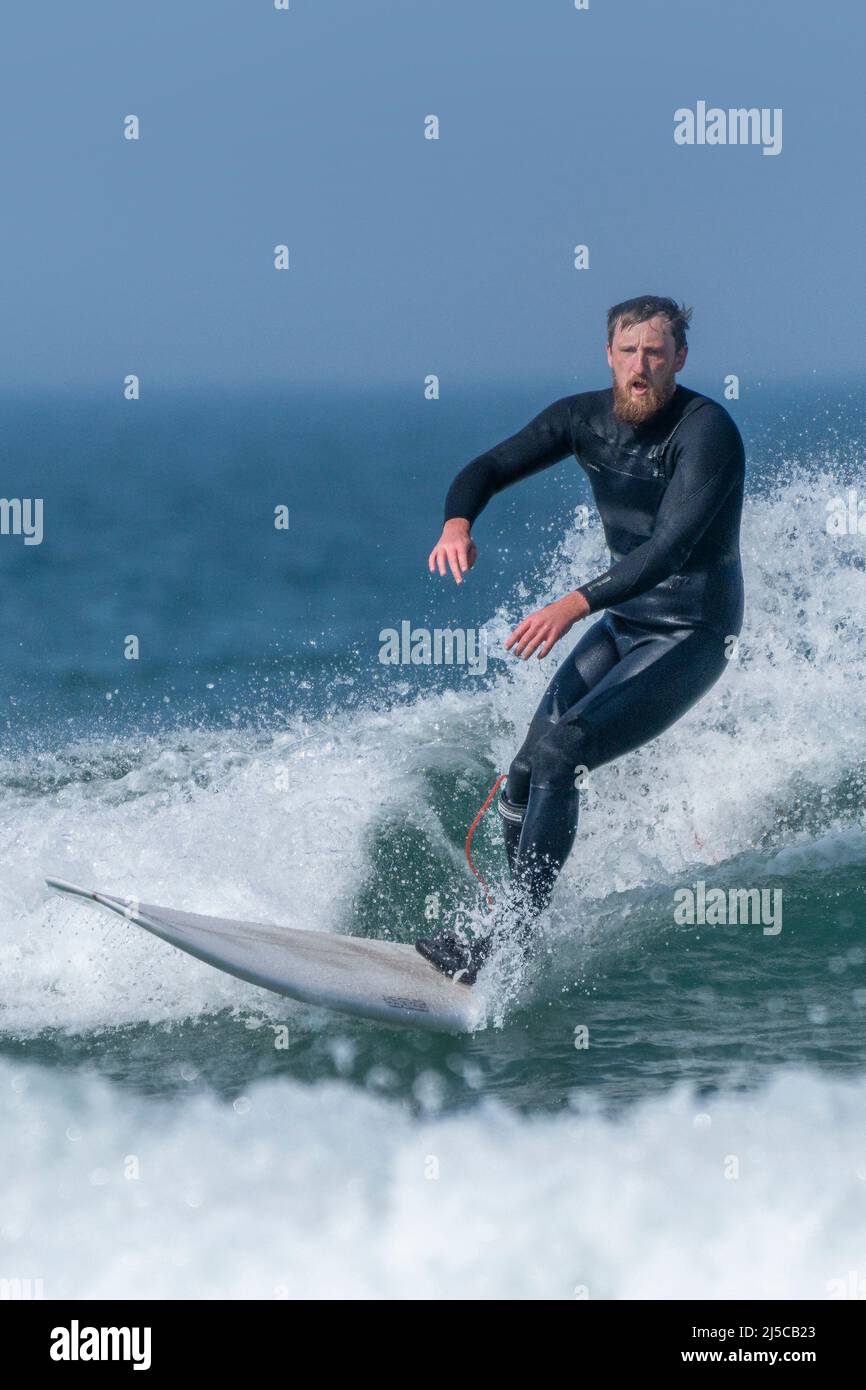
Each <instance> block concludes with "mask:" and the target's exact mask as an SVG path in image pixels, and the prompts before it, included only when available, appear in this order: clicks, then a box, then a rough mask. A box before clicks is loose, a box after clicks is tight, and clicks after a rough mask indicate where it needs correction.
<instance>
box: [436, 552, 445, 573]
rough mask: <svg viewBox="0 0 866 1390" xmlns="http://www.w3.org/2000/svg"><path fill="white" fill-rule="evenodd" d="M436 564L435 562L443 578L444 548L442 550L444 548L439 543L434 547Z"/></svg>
mask: <svg viewBox="0 0 866 1390" xmlns="http://www.w3.org/2000/svg"><path fill="white" fill-rule="evenodd" d="M436 564H437V565H438V567H439V573H440V574H441V576H442V578H443V579H444V578H445V550H444V548H443V547H442V546H441V545H437V547H436Z"/></svg>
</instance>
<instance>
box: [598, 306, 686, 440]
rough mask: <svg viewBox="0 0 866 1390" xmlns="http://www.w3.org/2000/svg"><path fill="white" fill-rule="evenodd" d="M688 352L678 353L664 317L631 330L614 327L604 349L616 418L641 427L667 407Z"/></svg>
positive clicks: (635, 324)
mask: <svg viewBox="0 0 866 1390" xmlns="http://www.w3.org/2000/svg"><path fill="white" fill-rule="evenodd" d="M688 351H689V350H688V348H685V347H684V348H680V350H679V352H678V351H677V349H676V347H675V346H674V338H673V334H672V333H671V326H670V323H669V321H668V320H667V319H666V318H664V316H663V315H659V316H658V317H656V318H654V319H648V320H647V321H646V323H634V324H632V325H631V327H630V328H623V327H622V326H621V325H620V324H617V326H616V329H615V330H614V335H613V342H612V343H611V344H610V346H609V347H608V349H607V360H608V364H609V365H610V369H611V371H612V373H613V408H614V413H615V414H616V415H617V417H618V418H619V419H620V420H623V421H625V422H626V423H627V424H630V425H640V424H642V423H643V421H644V420H648V419H649V418H650V416H651V415H655V413H656V411H658V410H661V408H662V406H664V405H667V403H668V401H669V400H670V398H671V396H672V395H673V393H674V391H675V390H676V384H677V383H676V374H677V372H678V371H680V370H681V368H682V366H683V364H684V363H685V360H686V357H687V356H688Z"/></svg>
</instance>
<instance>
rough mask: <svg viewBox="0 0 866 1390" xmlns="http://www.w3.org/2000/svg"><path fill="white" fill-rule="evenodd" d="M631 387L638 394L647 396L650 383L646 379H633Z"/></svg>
mask: <svg viewBox="0 0 866 1390" xmlns="http://www.w3.org/2000/svg"><path fill="white" fill-rule="evenodd" d="M631 389H632V391H633V392H634V394H635V395H636V396H645V395H646V393H647V391H648V390H649V385H648V384H647V382H645V381H633V382H632V384H631Z"/></svg>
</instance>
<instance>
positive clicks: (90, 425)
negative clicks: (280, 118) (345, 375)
mask: <svg viewBox="0 0 866 1390" xmlns="http://www.w3.org/2000/svg"><path fill="white" fill-rule="evenodd" d="M599 384H603V383H599ZM686 384H689V385H693V386H697V387H698V389H705V390H708V391H710V393H711V394H717V393H714V392H712V389H711V387H710V386H709V385H708V384H704V385H703V386H701V385H700V384H699V383H697V382H695V381H694V380H691V379H690V380H688V381H687V382H686ZM574 389H576V387H575V386H574V385H569V383H568V382H565V383H558V384H554V385H552V386H551V385H548V386H546V387H545V386H543V385H542V386H541V387H536V388H529V387H521V388H520V390H515V389H514V388H509V389H507V390H505V389H501V390H498V391H493V390H490V391H487V392H470V391H465V392H463V393H459V394H457V395H454V396H451V395H449V397H448V400H447V401H445V400H443V401H441V402H436V403H433V402H426V401H424V400H420V399H418V396H417V391H415V390H414V388H413V389H412V390H410V389H406V390H399V389H397V388H394V389H391V390H384V389H383V390H381V391H378V392H376V391H364V392H361V391H359V392H357V393H356V394H352V393H341V394H339V395H332V394H328V393H326V392H324V391H321V392H305V391H302V390H300V389H299V388H295V389H292V390H287V391H285V392H282V393H279V394H276V393H274V392H266V391H262V392H260V393H257V394H249V395H244V396H224V395H217V394H213V393H206V392H193V391H188V390H185V389H184V390H181V389H180V388H178V389H177V390H175V391H174V392H168V393H163V394H162V395H161V396H160V397H159V399H158V400H157V399H150V398H148V399H144V400H142V401H141V402H138V403H134V404H133V403H118V402H116V401H111V402H108V401H106V400H105V399H101V398H99V397H98V396H92V397H80V396H76V397H72V396H70V397H61V398H58V397H56V396H53V395H52V394H51V392H50V391H46V392H45V394H44V395H42V396H40V397H38V398H37V397H33V398H23V397H20V396H18V397H15V398H6V399H4V400H3V401H2V418H3V422H4V428H3V430H2V441H3V484H2V489H0V491H2V493H3V495H4V496H5V497H7V498H41V499H43V505H44V537H43V540H42V543H41V544H39V545H25V544H24V538H23V537H22V536H20V535H12V534H10V535H2V536H0V642H2V663H0V720H2V722H0V731H2V734H0V737H2V745H0V749H2V751H0V868H2V872H0V926H2V930H0V1279H7V1280H14V1279H21V1280H26V1279H30V1280H31V1281H34V1280H40V1281H42V1282H41V1285H40V1287H41V1288H42V1290H43V1291H44V1296H45V1297H72V1296H83V1297H99V1296H115V1297H129V1298H134V1297H179V1298H200V1297H216V1296H227V1297H233V1298H278V1299H279V1298H295V1297H337V1298H364V1299H366V1298H379V1297H387V1298H400V1299H403V1298H408V1299H411V1298H532V1299H535V1298H545V1299H546V1298H551V1299H573V1298H584V1297H589V1298H591V1299H599V1298H602V1299H605V1298H671V1297H697V1298H711V1297H722V1298H746V1297H757V1298H769V1297H783V1298H785V1297H798V1296H803V1297H809V1298H819V1299H820V1298H827V1297H835V1296H841V1295H840V1294H839V1292H838V1291H839V1290H841V1289H843V1288H846V1289H848V1290H849V1293H848V1294H847V1295H846V1296H850V1290H851V1289H856V1288H858V1287H859V1288H861V1289H862V1293H861V1295H860V1296H866V1127H864V1120H863V1116H864V1111H866V931H864V928H866V892H864V884H866V837H864V811H863V807H864V780H866V723H864V718H863V712H864V694H866V635H864V627H863V614H864V612H866V534H864V535H860V534H857V533H853V534H852V533H851V532H850V531H849V532H848V533H847V534H833V535H831V534H828V530H827V516H828V511H827V504H828V502H831V501H832V499H834V498H837V499H839V498H841V499H845V501H846V504H847V501H848V498H849V490H850V489H855V490H856V489H858V488H859V494H858V495H859V498H860V499H861V500H862V501H863V505H864V511H866V476H864V475H866V470H864V452H866V446H864V443H863V441H864V437H866V436H864V425H866V396H864V393H863V391H862V389H855V388H853V387H851V388H848V387H844V386H828V385H826V384H824V385H821V384H818V383H817V382H815V381H809V382H804V383H802V384H800V385H797V386H787V387H782V386H776V387H773V388H770V387H761V386H756V387H754V388H753V390H752V391H751V392H750V393H749V394H748V395H747V396H746V397H744V399H743V400H741V401H737V402H731V403H729V409H730V410H731V413H732V414H733V415H734V418H735V419H736V420H737V423H738V424H739V426H740V428H741V430H742V433H743V435H744V438H745V441H746V447H747V458H748V464H749V479H748V494H747V502H746V509H745V517H744V526H743V553H744V562H745V570H746V586H747V589H746V592H747V614H746V624H745V628H744V631H743V634H742V638H741V643H740V647H739V651H738V653H737V655H736V656H735V657H734V659H732V661H731V663H730V670H729V671H728V672H727V673H726V675H725V676H724V677H723V679H722V680H721V681H720V682H719V683H718V685H717V686H716V687H715V688H714V689H713V691H712V692H711V693H710V694H709V696H708V697H707V698H706V699H705V700H704V701H703V702H702V703H701V704H700V705H699V706H698V707H697V708H696V709H694V710H692V711H691V712H690V713H689V714H688V715H687V716H686V718H684V719H683V720H682V721H681V722H680V723H679V724H677V725H676V726H675V727H674V728H673V729H672V730H670V731H669V732H668V733H667V734H666V735H664V736H663V737H662V738H661V739H659V740H657V741H656V742H654V743H653V744H651V745H649V746H647V747H646V748H644V749H641V750H638V751H637V752H636V753H634V754H632V755H630V756H629V757H627V758H624V759H622V760H621V761H620V762H618V763H616V764H614V765H612V766H610V767H606V768H603V769H601V770H600V771H598V772H596V773H595V774H593V775H592V777H591V778H590V779H589V781H588V784H587V787H586V790H585V792H584V794H583V800H582V810H581V828H580V832H579V837H578V842H577V845H576V848H575V851H574V853H573V856H572V858H571V860H570V861H569V863H568V865H567V868H566V870H565V872H564V875H563V877H562V879H561V881H560V884H559V886H558V889H557V894H556V898H555V901H554V905H553V907H552V909H551V911H550V913H549V916H548V918H547V920H546V922H545V935H544V949H543V952H542V954H541V957H540V960H539V962H538V964H537V967H536V969H535V970H534V971H533V972H531V973H529V974H527V973H525V972H524V973H521V971H520V970H519V969H518V968H517V966H516V963H514V962H508V961H506V962H505V964H504V965H500V967H498V968H497V969H495V970H493V971H489V972H487V976H488V977H482V980H481V982H480V983H479V986H478V988H479V989H480V990H481V991H482V994H483V998H484V1001H485V1010H486V1022H485V1026H484V1027H483V1028H482V1029H481V1030H480V1031H479V1032H478V1033H476V1034H475V1035H473V1036H470V1037H443V1036H433V1035H427V1034H424V1033H421V1032H415V1031H409V1030H403V1029H392V1028H388V1027H385V1026H382V1025H377V1024H373V1023H366V1022H362V1021H357V1020H353V1019H350V1018H342V1017H339V1016H337V1015H333V1014H328V1013H325V1012H322V1011H317V1010H314V1009H310V1008H308V1007H305V1006H302V1005H300V1004H294V1003H292V1002H291V1001H288V1000H284V999H281V998H279V997H277V996H274V995H271V994H268V993H266V992H264V991H261V990H258V989H255V988H253V987H252V986H248V985H246V984H244V983H242V982H240V981H238V980H234V979H232V978H231V977H229V976H227V975H224V974H221V973H219V972H217V971H215V970H212V969H210V968H208V967H207V966H205V965H203V964H201V963H199V962H197V961H195V960H192V959H190V958H189V957H186V956H184V955H182V954H180V953H179V952H177V951H175V950H173V949H172V948H171V947H169V946H167V945H165V944H164V943H162V942H159V941H157V940H155V939H154V938H153V937H151V936H148V935H146V934H145V933H143V932H141V931H138V930H137V929H134V928H132V927H129V926H127V925H126V924H124V923H123V922H120V921H116V922H113V921H112V920H111V919H110V918H109V917H108V916H107V915H100V914H98V913H94V912H93V911H92V910H90V909H88V908H87V907H86V906H84V905H77V904H75V903H74V902H71V901H66V900H62V899H60V898H58V897H56V896H55V895H53V894H51V893H50V892H49V891H48V890H47V889H46V887H45V886H44V883H43V879H44V876H45V875H46V874H54V875H56V876H59V877H62V878H66V879H70V880H72V881H74V882H80V883H82V884H85V885H88V886H93V887H98V888H101V889H103V890H105V891H108V892H114V893H118V894H121V895H124V896H125V895H130V896H137V897H140V898H142V899H144V900H146V901H151V902H157V903H162V904H165V905H168V906H173V907H177V908H182V909H187V910H190V911H199V912H212V913H217V914H220V915H223V916H229V917H231V916H235V917H240V918H245V919H247V920H258V921H262V922H273V923H282V924H286V925H289V926H294V927H301V928H315V929H318V930H326V931H333V932H350V933H356V934H361V935H372V936H388V937H391V938H393V939H395V940H399V941H411V940H412V939H413V937H414V936H415V935H416V934H417V933H418V932H419V931H421V929H422V928H424V929H426V928H429V926H430V923H431V921H432V920H435V918H436V914H437V913H438V915H439V918H440V920H449V918H450V916H452V915H453V914H454V913H455V912H456V911H461V910H462V911H463V912H464V913H466V914H468V915H469V916H470V917H471V916H472V915H473V914H477V911H478V896H477V893H476V891H475V887H474V880H473V879H472V877H471V875H470V874H469V872H468V869H467V867H466V863H465V859H464V855H463V841H464V838H465V834H466V830H467V827H468V825H469V823H470V822H471V820H472V818H473V816H474V815H475V812H476V810H477V809H478V807H479V806H480V804H481V803H482V801H483V800H484V798H485V796H486V794H487V791H488V789H489V788H490V786H491V784H492V782H493V781H494V778H495V777H496V776H497V775H498V773H499V772H501V771H504V770H505V769H506V768H507V766H508V762H509V760H510V758H511V756H512V754H513V752H514V751H515V749H516V747H517V745H518V744H519V742H520V740H521V738H522V735H523V731H524V729H525V726H526V724H527V722H528V720H529V718H530V716H531V714H532V711H533V709H534V706H535V704H536V702H537V700H538V699H539V697H540V695H541V692H542V690H543V688H544V686H545V684H546V682H547V680H548V679H549V678H550V675H551V673H552V671H553V669H554V667H555V664H556V662H557V661H558V660H559V659H560V658H561V656H562V655H564V654H565V652H567V650H568V649H569V647H570V645H571V644H572V643H573V641H574V640H575V638H576V636H578V635H579V631H578V632H577V633H575V632H572V634H570V635H569V636H568V637H567V638H566V639H565V640H564V642H563V643H562V644H561V648H557V649H556V651H555V652H554V654H553V655H552V656H551V657H550V658H549V659H548V660H547V661H545V662H540V663H539V662H531V663H525V664H524V663H518V662H515V661H513V660H512V659H510V658H508V657H507V656H506V654H505V653H504V651H503V641H504V638H505V636H506V635H507V633H508V632H509V631H510V629H511V627H512V626H513V625H514V624H515V623H516V622H517V621H518V620H519V618H521V617H522V616H524V615H525V614H526V613H528V612H530V611H532V610H533V609H534V608H537V607H539V606H540V605H541V604H543V603H545V602H547V601H549V600H550V599H551V598H553V597H555V596H557V595H559V594H561V593H563V592H565V591H566V590H567V589H569V588H572V587H574V586H575V584H576V583H578V582H580V581H581V580H584V579H586V578H588V577H590V576H591V575H593V574H595V573H597V572H599V571H600V570H601V569H602V568H603V567H604V564H605V552H604V547H603V539H602V536H601V533H600V529H599V526H598V523H597V520H596V519H595V517H594V516H593V515H590V517H589V520H588V521H587V517H586V512H585V510H584V508H585V507H586V505H587V503H588V502H589V500H590V499H589V494H588V489H587V487H586V485H585V483H584V480H583V477H582V475H581V474H580V472H579V470H578V468H577V465H576V464H574V463H573V462H564V463H562V464H560V465H559V466H558V467H556V468H554V469H551V470H549V471H548V472H546V473H545V474H543V475H540V476H539V477H536V478H534V479H532V480H530V481H528V482H527V483H524V484H522V485H521V486H520V487H519V488H517V489H514V490H512V491H511V492H509V493H506V494H503V495H502V496H500V497H499V498H498V499H495V500H494V502H493V503H492V504H491V506H490V508H489V509H488V511H487V512H486V513H485V514H484V516H483V517H482V518H481V520H480V521H479V523H478V525H477V527H476V536H477V540H478V544H479V549H480V557H479V563H478V566H477V568H476V570H475V571H474V572H473V573H472V574H471V575H470V576H469V577H468V580H467V582H466V583H465V584H464V585H463V586H462V587H460V588H457V587H456V586H455V585H454V584H453V583H452V582H451V581H450V580H448V581H445V580H442V579H440V578H439V577H438V576H436V577H431V576H430V575H429V574H428V573H427V565H426V559H427V555H428V553H429V551H430V549H431V547H432V545H433V543H434V541H435V540H436V538H437V535H438V530H439V524H440V519H441V503H442V498H443V495H444V491H445V488H446V486H447V483H448V481H450V478H451V476H452V475H453V473H454V472H455V471H456V469H457V468H458V467H460V466H462V464H463V463H464V462H466V461H467V460H468V459H469V458H471V457H473V456H474V455H475V454H477V453H479V452H481V451H482V449H484V448H485V447H487V446H489V445H490V444H491V443H494V442H496V441H498V440H499V439H501V438H503V437H505V436H506V435H507V434H510V433H512V432H513V431H514V430H515V429H517V428H519V427H520V426H521V425H522V424H523V423H525V422H526V421H527V420H528V419H529V418H530V417H531V416H532V415H533V414H535V413H536V412H537V411H538V410H539V409H541V408H542V407H543V406H544V405H546V404H548V403H549V402H550V401H551V400H553V399H556V397H558V396H561V395H564V394H567V392H568V391H570V390H574ZM280 506H284V507H287V508H288V514H289V525H288V529H283V530H279V529H276V528H275V526H274V514H275V512H274V509H275V508H277V507H280ZM863 529H864V531H866V521H864V527H863ZM404 622H408V623H410V624H411V626H412V628H413V629H419V628H425V629H428V630H431V631H432V630H433V629H436V628H439V629H444V628H449V627H451V628H455V627H459V628H462V629H472V630H473V631H479V630H481V629H483V630H484V631H485V632H486V634H487V641H488V645H487V657H488V660H487V667H486V670H485V671H484V672H476V671H472V670H469V669H468V668H467V667H465V666H464V667H456V666H454V667H447V666H434V665H388V664H383V662H382V661H381V660H380V649H381V647H382V642H383V638H382V635H381V634H382V633H383V631H385V630H387V629H396V630H400V628H401V624H402V623H404ZM130 638H137V639H138V655H137V658H135V659H127V657H126V656H125V654H124V653H125V650H130V641H129V639H130ZM133 645H134V644H133ZM475 858H476V862H477V863H478V865H479V867H480V868H481V870H482V872H483V873H484V874H485V876H486V877H487V878H489V879H490V880H491V882H492V883H493V885H494V889H495V885H496V883H497V882H498V881H499V880H500V879H501V876H502V873H503V870H504V854H503V849H502V844H501V838H500V835H499V830H498V824H497V818H496V817H495V816H494V815H490V816H488V817H487V818H486V820H485V821H484V822H483V823H482V825H481V827H480V829H479V831H478V832H477V834H476V839H475ZM699 881H702V882H704V883H706V885H707V886H708V887H720V888H722V889H724V890H726V891H727V890H729V889H768V890H771V891H778V890H781V893H782V899H781V901H782V905H783V919H782V928H781V931H779V932H777V933H775V934H770V933H767V932H765V931H764V930H763V929H762V927H761V925H760V924H755V923H753V924H728V925H712V924H707V923H695V924H693V925H689V924H683V923H681V922H678V921H677V920H676V918H675V912H674V902H675V899H674V894H675V893H676V892H677V890H679V889H682V888H694V886H695V885H696V884H697V883H698V882H699ZM583 1029H588V1039H589V1046H588V1047H583V1046H581V1045H580V1044H581V1039H582V1038H583V1036H584V1035H583V1034H582V1032H581V1030H583ZM852 1275H853V1277H852Z"/></svg>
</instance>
